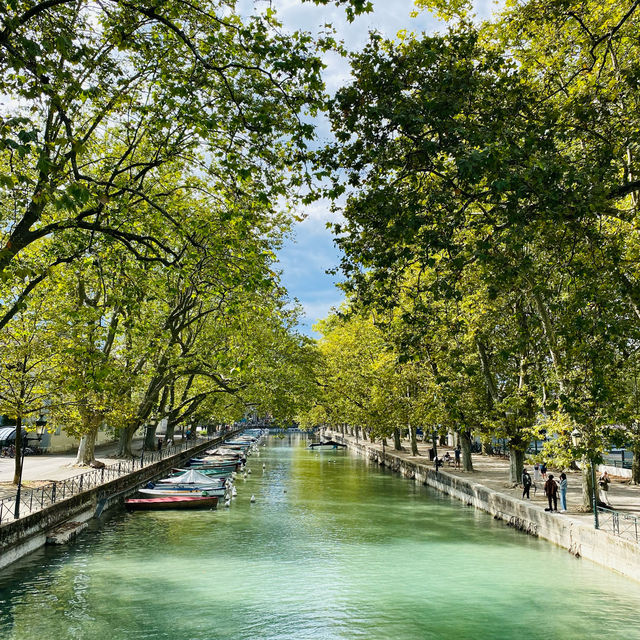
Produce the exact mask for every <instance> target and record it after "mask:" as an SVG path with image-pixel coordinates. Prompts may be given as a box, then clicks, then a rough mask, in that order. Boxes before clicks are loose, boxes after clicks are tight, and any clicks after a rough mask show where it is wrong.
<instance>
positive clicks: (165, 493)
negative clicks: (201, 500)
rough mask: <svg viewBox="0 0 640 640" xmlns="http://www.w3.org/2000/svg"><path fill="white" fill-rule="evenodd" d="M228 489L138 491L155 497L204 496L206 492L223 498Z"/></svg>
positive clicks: (208, 494)
mask: <svg viewBox="0 0 640 640" xmlns="http://www.w3.org/2000/svg"><path fill="white" fill-rule="evenodd" d="M225 491H226V489H225V488H224V487H220V488H216V489H174V488H173V487H172V488H170V489H138V493H141V494H142V495H144V496H149V497H154V498H162V497H165V496H167V497H170V496H196V497H198V496H202V494H204V493H206V494H207V495H206V497H209V496H217V497H219V498H221V497H222V496H224V494H225Z"/></svg>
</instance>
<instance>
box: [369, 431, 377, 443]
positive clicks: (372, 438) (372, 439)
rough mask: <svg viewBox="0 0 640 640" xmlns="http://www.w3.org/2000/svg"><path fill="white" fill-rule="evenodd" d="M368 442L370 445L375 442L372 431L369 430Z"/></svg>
mask: <svg viewBox="0 0 640 640" xmlns="http://www.w3.org/2000/svg"><path fill="white" fill-rule="evenodd" d="M369 441H370V442H371V443H372V444H373V443H374V442H375V441H376V439H375V437H374V435H373V429H371V431H369Z"/></svg>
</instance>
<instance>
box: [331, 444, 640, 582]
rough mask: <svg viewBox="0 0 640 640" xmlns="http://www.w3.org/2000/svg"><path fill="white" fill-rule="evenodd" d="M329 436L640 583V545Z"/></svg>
mask: <svg viewBox="0 0 640 640" xmlns="http://www.w3.org/2000/svg"><path fill="white" fill-rule="evenodd" d="M325 433H326V435H330V436H331V438H333V439H334V440H337V441H338V442H343V443H344V444H346V445H347V446H348V448H349V449H350V450H352V451H355V452H356V453H358V454H359V455H362V456H363V457H365V458H367V459H368V460H370V461H372V462H375V463H377V464H380V465H384V466H386V467H388V468H390V469H392V470H393V471H396V472H397V473H400V474H402V475H403V476H405V477H406V478H413V479H415V480H416V481H418V482H422V483H423V484H426V485H428V486H430V487H433V488H434V489H437V490H438V491H442V492H443V493H446V494H447V495H450V496H452V497H454V498H457V499H458V500H461V501H462V502H464V503H465V504H466V505H468V506H473V507H476V508H477V509H482V510H483V511H487V512H488V513H490V514H491V515H493V516H494V517H495V518H499V519H500V520H504V521H505V522H506V523H507V524H508V525H510V526H513V527H515V528H517V529H520V530H521V531H524V532H525V533H528V534H530V535H534V536H538V537H540V538H544V539H545V540H549V541H551V542H554V543H555V544H557V545H559V546H561V547H564V548H565V549H567V550H568V551H569V552H570V553H572V554H573V555H575V556H577V557H582V558H588V559H589V560H592V561H593V562H596V563H597V564H600V565H602V566H604V567H607V568H608V569H613V570H614V571H617V572H619V573H621V574H623V575H625V576H627V577H629V578H632V579H634V580H637V581H639V582H640V545H639V544H637V543H635V542H630V541H628V540H624V539H622V538H619V537H616V536H613V535H611V534H609V533H607V532H605V531H602V530H599V529H595V528H594V527H593V525H591V526H590V525H587V524H586V523H584V522H582V521H580V520H576V519H573V518H571V516H568V515H566V514H558V513H549V512H547V511H544V509H543V508H541V507H538V506H534V505H532V504H531V503H529V502H526V501H524V500H519V499H518V498H514V497H512V496H508V495H505V494H503V493H500V492H499V491H496V490H495V489H491V488H489V487H486V486H484V485H482V484H479V483H477V482H474V481H473V480H472V479H471V478H461V477H459V476H456V475H454V474H451V473H447V472H446V471H442V470H439V471H438V473H437V474H436V472H435V470H434V469H433V467H432V466H431V465H429V466H427V465H426V464H421V463H418V462H414V461H411V460H405V459H404V458H402V457H400V456H398V455H396V454H394V453H393V451H391V452H389V451H385V453H384V454H383V453H382V452H381V451H379V450H378V449H376V448H374V447H371V446H370V445H369V443H367V442H363V441H360V442H355V441H354V440H352V439H351V438H345V437H343V436H342V435H340V434H339V433H336V432H325Z"/></svg>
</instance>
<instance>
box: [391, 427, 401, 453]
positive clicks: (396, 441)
mask: <svg viewBox="0 0 640 640" xmlns="http://www.w3.org/2000/svg"><path fill="white" fill-rule="evenodd" d="M393 448H394V449H395V450H396V451H402V442H400V429H398V427H394V428H393Z"/></svg>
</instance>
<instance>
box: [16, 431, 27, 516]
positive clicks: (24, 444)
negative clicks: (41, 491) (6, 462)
mask: <svg viewBox="0 0 640 640" xmlns="http://www.w3.org/2000/svg"><path fill="white" fill-rule="evenodd" d="M18 429H20V430H21V431H22V423H21V422H20V420H18V424H17V425H16V432H17V430H18ZM16 439H17V437H16ZM20 444H21V448H20V451H16V456H20V473H19V474H18V488H17V490H16V504H15V508H14V510H13V518H14V520H17V519H18V518H19V517H20V494H21V493H22V469H23V468H24V450H25V449H26V448H27V439H26V438H23V437H22V433H21V434H20Z"/></svg>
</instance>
